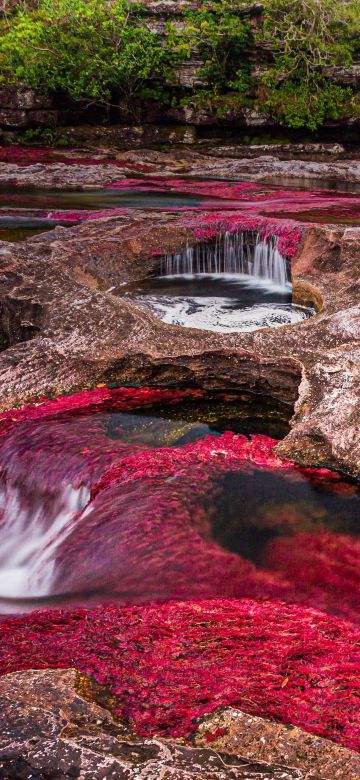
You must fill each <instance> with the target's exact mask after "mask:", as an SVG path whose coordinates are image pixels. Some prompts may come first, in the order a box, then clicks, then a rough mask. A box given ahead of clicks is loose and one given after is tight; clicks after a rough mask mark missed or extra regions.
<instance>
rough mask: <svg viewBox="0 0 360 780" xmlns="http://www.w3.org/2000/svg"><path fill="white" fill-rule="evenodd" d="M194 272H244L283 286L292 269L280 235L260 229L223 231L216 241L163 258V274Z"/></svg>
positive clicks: (189, 247) (193, 273) (286, 282)
mask: <svg viewBox="0 0 360 780" xmlns="http://www.w3.org/2000/svg"><path fill="white" fill-rule="evenodd" d="M195 274H211V275H216V274H242V275H246V276H252V277H254V278H256V279H264V280H268V281H271V282H273V284H276V285H279V286H281V287H285V286H287V285H288V284H290V270H289V267H288V263H287V261H286V260H285V258H284V257H283V256H282V255H281V254H280V252H279V250H278V240H277V236H271V237H270V238H269V239H264V238H261V237H260V236H259V234H258V233H220V234H219V235H218V236H217V238H216V241H215V242H214V243H208V244H205V243H201V244H196V245H195V246H187V247H186V249H185V250H184V251H183V252H180V253H179V254H176V255H166V256H165V257H164V258H163V259H162V263H161V276H179V275H191V276H193V275H195Z"/></svg>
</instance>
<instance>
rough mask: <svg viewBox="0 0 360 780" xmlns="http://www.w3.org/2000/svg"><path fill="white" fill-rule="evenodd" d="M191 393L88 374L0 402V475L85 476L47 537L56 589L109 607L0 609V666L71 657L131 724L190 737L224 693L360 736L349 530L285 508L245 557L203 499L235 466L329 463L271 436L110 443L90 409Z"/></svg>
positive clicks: (358, 638) (246, 704)
mask: <svg viewBox="0 0 360 780" xmlns="http://www.w3.org/2000/svg"><path fill="white" fill-rule="evenodd" d="M203 396H204V393H203V391H201V390H199V389H194V390H192V389H185V390H182V389H162V388H155V389H154V388H149V387H143V388H118V389H114V390H110V389H109V388H106V387H99V388H96V389H95V390H91V391H87V392H82V393H77V394H75V395H73V396H63V397H60V398H57V399H54V400H51V399H46V398H43V399H39V400H38V401H37V402H36V403H32V404H28V405H27V406H25V407H23V408H22V409H19V410H16V409H14V410H10V411H8V412H5V413H3V414H2V415H1V418H0V468H1V471H2V472H3V473H5V472H6V469H7V468H8V464H9V463H11V469H12V472H11V473H12V479H14V480H18V481H20V483H21V484H22V485H23V486H25V487H26V485H27V481H28V479H30V483H29V484H30V486H31V475H32V473H33V472H34V471H36V474H37V476H38V477H39V476H41V479H42V480H43V483H44V484H45V485H46V486H50V487H51V486H52V485H54V484H56V483H57V482H58V481H59V480H60V479H64V477H66V479H67V480H69V481H71V482H72V484H74V485H87V486H88V487H89V488H90V489H91V498H90V502H89V504H88V506H87V508H86V510H85V513H84V515H83V516H82V514H81V513H80V514H79V516H76V517H75V518H74V521H73V526H72V529H71V532H70V533H69V534H68V535H67V536H66V538H65V540H64V542H63V543H61V544H60V545H59V547H58V549H57V550H56V555H55V558H54V559H53V563H54V565H55V576H54V581H53V586H54V591H53V592H54V593H57V592H59V591H58V590H57V588H58V587H61V588H62V589H63V590H61V591H60V592H62V593H63V592H65V593H66V592H67V593H70V594H71V593H75V592H85V591H86V590H90V591H91V590H94V591H96V590H98V591H100V599H101V594H102V595H103V597H104V601H105V602H106V601H108V599H109V598H111V599H113V598H116V603H117V606H109V605H108V604H105V605H102V606H101V607H98V608H87V609H84V608H74V607H70V606H69V609H68V610H66V611H64V610H41V611H38V612H35V613H33V614H31V615H28V616H20V617H16V618H15V617H11V618H9V617H6V618H3V619H2V622H1V639H2V641H1V647H0V673H1V674H7V673H9V672H12V671H15V670H22V669H31V668H34V667H36V668H66V667H70V666H71V667H75V668H77V669H79V670H80V671H82V672H84V673H86V674H89V675H90V676H92V677H94V678H95V679H96V680H97V681H98V682H99V683H100V684H102V685H107V686H109V688H110V690H111V692H112V693H113V694H114V695H115V697H116V711H117V713H118V715H119V716H120V717H123V718H125V719H127V720H129V721H130V722H131V724H132V725H134V726H135V728H136V730H137V731H138V733H139V734H144V735H149V734H154V733H156V734H157V733H161V734H168V735H174V736H187V735H188V734H189V733H190V732H191V731H192V730H193V729H194V728H195V727H196V718H197V717H199V716H201V715H203V714H204V713H206V712H210V711H212V710H214V709H215V708H216V707H222V706H223V707H226V706H235V707H239V708H241V709H243V710H245V711H246V712H251V713H254V714H258V715H261V716H265V717H269V718H273V719H275V720H279V721H283V722H286V723H288V722H291V723H294V724H296V725H299V726H301V727H303V728H305V729H307V730H309V731H310V732H312V733H314V734H319V735H322V736H325V737H328V738H330V739H333V740H335V741H337V742H339V743H340V744H343V745H346V746H348V747H351V748H354V749H359V746H360V739H359V737H360V729H359V725H360V723H359V720H360V714H359V706H358V702H359V696H360V682H359V669H360V631H359V629H358V628H356V626H355V625H354V624H355V623H356V622H358V621H359V618H360V598H359V594H360V582H359V577H358V575H357V574H356V559H357V557H358V553H359V551H360V550H359V543H358V542H355V541H354V540H353V539H351V538H350V537H347V536H345V535H344V536H343V535H341V534H336V533H331V532H329V531H326V530H320V532H318V533H316V534H315V533H313V532H307V533H305V532H302V531H300V532H299V531H296V522H297V518H296V517H292V515H291V512H290V510H289V511H288V513H287V515H286V517H285V519H284V521H283V522H284V523H285V524H287V525H288V529H289V533H290V532H291V535H288V536H285V537H283V538H275V539H273V540H272V541H270V542H269V543H267V544H266V545H265V548H264V550H263V552H262V560H261V567H262V568H258V567H257V566H256V565H255V564H254V563H253V562H252V561H250V560H247V559H245V558H243V557H242V556H241V555H238V554H235V553H232V552H229V551H228V550H226V549H223V548H221V547H220V546H219V545H218V544H216V543H215V542H214V540H213V538H212V536H211V528H210V526H209V520H208V515H207V512H206V504H205V503H204V499H205V498H206V496H207V495H211V490H213V485H214V480H216V479H217V478H218V477H219V475H221V474H225V473H229V472H231V471H234V472H236V471H238V470H240V469H241V470H244V471H245V473H246V472H247V471H249V473H250V472H251V470H253V469H259V468H261V469H264V470H266V471H273V472H276V473H281V474H282V475H283V477H284V478H285V479H296V478H304V477H306V478H308V479H310V480H317V481H318V482H319V484H321V483H324V484H325V483H326V485H327V486H328V485H330V486H331V485H332V486H333V488H334V489H337V488H339V489H340V490H341V489H342V488H343V483H342V481H341V478H340V476H339V475H337V474H335V473H333V472H330V471H328V470H327V469H299V468H297V467H296V466H294V464H292V463H290V462H288V461H281V460H280V459H279V458H278V457H277V456H276V454H275V452H274V447H275V445H276V444H277V442H276V440H274V439H271V438H270V437H268V436H260V435H253V436H252V437H251V438H248V437H246V436H243V435H240V434H234V433H232V432H230V431H228V432H225V433H223V434H222V435H221V436H212V435H209V436H207V437H206V438H204V439H201V440H198V441H196V442H193V443H191V444H186V445H183V446H178V447H175V446H171V447H156V446H155V447H148V446H145V445H144V444H136V443H131V442H130V443H126V442H125V443H124V442H122V441H117V440H111V439H109V438H108V437H107V436H105V434H104V432H103V429H102V426H101V422H100V415H99V414H98V413H101V412H103V411H109V410H111V411H124V412H129V411H131V410H134V409H139V408H141V409H143V410H144V411H145V413H146V409H147V408H151V407H153V406H154V405H156V403H158V402H162V403H166V404H169V405H171V404H178V403H181V401H183V400H186V398H194V397H195V398H198V399H199V400H201V398H202V397H203ZM59 420H60V421H61V420H63V421H65V422H63V423H62V424H61V425H60V426H59V424H58V421H59ZM65 423H66V424H65ZM64 452H65V453H66V457H64ZM89 510H90V511H89ZM119 521H120V522H119ZM294 523H295V531H294V532H292V530H291V529H292V525H293V524H294ZM0 530H1V522H0ZM290 545H291V554H290ZM39 575H41V570H40V572H39ZM232 597H233V598H232ZM164 598H165V599H167V602H168V603H161V602H162V601H163V600H164ZM174 599H175V600H176V601H175V602H174ZM149 600H150V601H153V602H156V603H153V604H150V605H144V602H148V601H149ZM285 602H289V603H287V604H285ZM129 603H131V604H132V606H128V604H129ZM135 604H137V605H138V606H134V605H135ZM314 607H315V608H316V609H314ZM318 608H320V609H321V610H323V612H319V611H318ZM326 612H327V613H330V614H325V613H326ZM334 615H340V616H341V617H343V618H346V619H347V621H348V622H345V621H344V620H341V619H339V617H335V616H334ZM350 621H351V622H350ZM352 623H353V624H352Z"/></svg>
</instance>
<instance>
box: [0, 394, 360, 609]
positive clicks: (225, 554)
mask: <svg viewBox="0 0 360 780" xmlns="http://www.w3.org/2000/svg"><path fill="white" fill-rule="evenodd" d="M156 392H157V395H156V394H155V395H154V394H153V395H151V393H150V395H149V394H146V393H145V394H144V393H142V391H141V390H133V391H131V390H126V391H124V392H123V391H121V389H120V390H118V391H113V395H112V397H111V398H110V399H108V400H106V401H105V402H104V403H103V404H100V405H99V406H98V408H96V407H89V408H86V407H85V408H80V409H79V410H78V411H76V410H75V409H74V410H73V411H69V412H63V413H58V414H56V415H54V414H52V415H49V416H45V417H43V418H41V417H40V418H39V419H28V420H24V421H23V422H19V423H17V424H15V425H14V426H13V427H12V429H11V430H10V431H9V432H8V433H7V436H6V439H5V440H4V442H3V444H2V447H1V448H0V467H1V479H0V489H1V493H0V496H1V502H0V509H1V522H0V550H1V553H0V597H1V606H0V608H1V609H2V611H3V612H7V611H10V612H16V611H18V612H19V611H20V612H21V611H24V610H29V609H30V610H31V609H33V608H36V607H39V606H41V605H45V604H48V605H51V604H52V603H53V604H56V603H58V604H59V605H61V606H66V605H71V604H73V603H74V602H76V603H82V604H87V603H98V602H103V601H105V602H106V601H108V600H110V601H116V602H118V603H120V604H123V603H139V602H148V601H152V600H154V599H156V598H160V599H173V598H190V599H191V598H196V597H206V598H212V597H218V596H235V597H243V596H245V597H247V596H249V597H255V598H259V597H260V598H261V597H265V598H283V599H285V600H290V601H296V602H301V603H308V604H311V605H314V606H319V607H320V608H322V609H325V610H327V611H332V612H335V613H337V614H343V615H346V616H347V615H350V614H351V615H353V614H354V612H355V611H356V599H358V598H359V594H360V582H359V580H358V579H356V576H357V575H355V569H353V564H352V557H353V558H354V559H355V558H356V555H357V553H356V550H357V546H358V545H359V542H358V541H357V540H358V536H359V493H358V489H357V486H356V485H354V484H352V483H348V482H346V481H341V480H340V479H339V478H336V477H335V475H333V476H332V475H331V474H328V475H321V478H320V477H319V478H317V477H316V474H314V473H313V472H309V473H307V472H301V471H299V470H296V469H293V468H286V469H284V470H279V469H278V468H275V469H274V468H272V466H271V463H272V461H271V458H270V460H268V455H267V454H266V453H269V452H270V449H269V446H270V448H271V440H269V439H268V438H267V436H268V434H271V435H273V436H278V437H282V436H284V435H285V434H286V433H287V431H288V430H289V429H288V417H289V416H290V409H289V408H288V407H286V406H284V405H281V404H279V403H276V402H272V401H270V400H269V399H263V398H261V397H256V396H249V395H247V396H245V395H243V396H242V395H241V394H239V393H235V392H233V391H232V392H230V391H223V392H220V391H218V392H213V393H208V394H205V393H204V392H203V391H200V390H193V391H190V390H188V391H186V390H172V391H166V390H164V391H156ZM122 393H123V394H122ZM156 398H157V401H156ZM119 406H120V407H121V411H119V408H118V407H119ZM258 434H261V436H262V438H261V436H260V437H259V435H258ZM248 436H253V438H252V440H251V441H252V443H251V445H250V444H249V441H250V440H249V439H247V438H246V437H248ZM264 437H265V438H264ZM269 442H270V444H269ZM249 446H250V450H249V453H250V452H251V453H253V454H252V457H253V458H254V459H255V461H256V462H254V463H251V462H249V460H248V455H247V456H246V457H245V456H244V455H242V452H243V450H244V447H245V449H246V448H248V449H249ZM260 463H262V464H263V465H259V464H260ZM114 468H115V471H114ZM112 469H113V470H112ZM106 475H111V476H106ZM351 551H353V552H351ZM301 567H303V570H304V577H303V580H304V579H305V580H306V581H305V582H304V581H301V577H300V575H299V570H300V568H301ZM324 567H325V568H324ZM305 575H306V576H305ZM359 618H360V614H359Z"/></svg>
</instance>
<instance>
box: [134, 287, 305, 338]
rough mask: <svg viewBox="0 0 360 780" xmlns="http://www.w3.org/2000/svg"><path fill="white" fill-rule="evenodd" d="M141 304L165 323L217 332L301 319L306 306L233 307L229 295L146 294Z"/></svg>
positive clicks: (262, 304)
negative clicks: (213, 296) (212, 296)
mask: <svg viewBox="0 0 360 780" xmlns="http://www.w3.org/2000/svg"><path fill="white" fill-rule="evenodd" d="M137 303H138V305H140V306H141V307H142V308H147V309H148V308H149V307H150V308H151V309H152V310H153V313H154V314H155V315H156V316H157V317H159V319H161V320H162V321H163V322H166V323H167V324H169V325H180V326H182V327H184V328H196V329H198V330H210V331H214V332H218V333H240V332H242V331H246V332H251V331H254V330H259V329H260V328H280V327H282V326H283V325H288V324H291V323H292V324H293V323H295V322H302V321H303V320H306V319H307V318H308V316H309V310H308V309H305V308H303V307H302V306H295V305H293V304H281V303H278V304H277V303H267V304H266V303H261V304H255V305H253V306H249V307H247V308H245V309H234V308H233V304H234V300H233V299H232V298H204V297H200V298H190V297H189V298H186V297H183V298H181V297H177V296H174V297H170V296H153V297H152V296H146V298H144V299H143V300H141V299H138V300H137Z"/></svg>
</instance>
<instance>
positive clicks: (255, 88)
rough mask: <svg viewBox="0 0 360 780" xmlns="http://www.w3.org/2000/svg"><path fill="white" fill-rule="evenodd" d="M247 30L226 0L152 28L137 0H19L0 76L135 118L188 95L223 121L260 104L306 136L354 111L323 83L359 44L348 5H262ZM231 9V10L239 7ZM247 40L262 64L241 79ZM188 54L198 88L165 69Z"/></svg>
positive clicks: (317, 1)
mask: <svg viewBox="0 0 360 780" xmlns="http://www.w3.org/2000/svg"><path fill="white" fill-rule="evenodd" d="M263 3H264V6H265V13H264V21H263V24H262V26H260V27H258V29H257V31H256V33H254V29H253V27H252V25H251V23H250V21H249V20H248V19H247V18H246V17H243V16H242V15H241V14H239V2H238V0H217V2H216V1H215V2H210V1H209V0H207V1H206V0H204V2H203V5H202V6H201V7H199V8H198V9H197V10H194V11H185V12H184V15H183V19H182V27H181V28H180V29H178V25H176V24H175V23H171V22H170V23H168V24H167V26H166V30H165V34H164V35H159V34H157V33H156V32H154V31H152V29H151V26H150V25H149V19H148V17H147V16H146V13H144V6H143V5H141V3H140V2H139V3H137V4H136V3H133V2H130V1H129V0H29V2H26V0H23V1H22V2H20V3H19V4H18V5H17V7H16V9H15V11H14V13H13V14H12V15H9V16H8V17H5V18H3V19H2V21H1V22H0V79H2V81H3V82H6V83H8V82H10V83H14V84H16V85H19V84H21V85H25V86H29V87H33V88H34V89H35V90H38V91H44V90H45V91H50V92H52V93H55V94H59V93H60V94H62V95H64V96H65V97H68V98H70V99H71V100H73V101H76V102H78V103H79V104H83V105H87V106H91V105H102V106H107V107H111V106H112V105H116V106H121V107H122V108H123V109H124V110H125V111H126V112H127V113H130V114H131V115H132V116H133V118H134V119H135V120H136V121H138V120H140V119H141V106H142V105H144V103H145V101H146V100H147V99H154V100H156V101H157V102H159V103H161V104H164V105H174V106H181V105H184V104H185V103H188V102H189V100H191V102H192V103H195V104H197V105H199V106H207V107H209V108H210V109H211V110H216V111H217V113H218V115H219V116H222V117H225V116H228V115H229V114H231V113H232V114H233V115H234V116H235V115H236V113H237V112H238V110H239V108H240V109H241V108H242V107H244V106H246V107H250V108H252V107H254V106H255V107H256V108H261V109H263V110H264V111H265V112H267V113H269V114H270V115H271V116H272V117H273V118H274V119H275V120H276V121H277V122H279V123H281V124H283V125H285V126H287V127H291V128H299V127H307V128H309V129H310V130H314V129H316V127H317V126H318V125H320V124H322V123H323V122H325V121H326V120H327V119H337V118H339V117H341V116H343V115H344V116H346V115H349V113H352V114H353V115H358V114H359V112H360V109H359V106H357V103H356V96H355V94H354V90H353V89H352V88H346V87H343V86H341V85H339V84H336V83H334V82H332V81H331V80H330V78H329V76H330V75H331V73H330V71H331V68H333V67H334V66H342V67H347V66H349V65H351V63H352V62H353V60H354V56H355V54H356V49H357V47H358V46H359V31H360V21H359V20H360V0H336V1H335V0H263ZM241 5H242V4H241V3H240V7H241ZM254 39H255V40H256V44H257V50H258V51H260V52H261V49H262V48H263V51H264V55H263V56H264V59H266V60H267V65H266V67H264V68H263V73H262V75H261V76H260V80H259V77H257V79H256V80H255V79H254V78H253V77H252V69H253V59H254V58H253V52H254ZM194 53H195V54H196V55H197V56H198V57H199V58H200V60H201V61H202V62H203V66H202V67H201V69H200V70H199V79H198V83H196V85H195V86H194V88H193V89H192V90H190V91H189V90H188V89H182V88H181V87H180V85H179V82H178V79H177V77H176V68H177V67H178V66H179V65H181V63H184V62H186V61H189V60H190V58H191V57H192V56H193V54H194Z"/></svg>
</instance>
